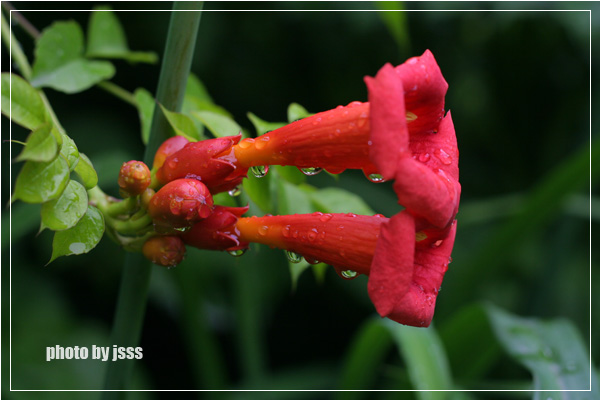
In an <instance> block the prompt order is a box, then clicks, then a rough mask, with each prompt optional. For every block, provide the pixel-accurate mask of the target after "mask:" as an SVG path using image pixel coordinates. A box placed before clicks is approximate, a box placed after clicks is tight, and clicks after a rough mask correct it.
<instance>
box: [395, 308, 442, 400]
mask: <svg viewBox="0 0 600 400" xmlns="http://www.w3.org/2000/svg"><path fill="white" fill-rule="evenodd" d="M383 324H384V325H385V326H386V327H387V328H388V329H389V330H390V332H391V334H392V338H393V339H394V341H395V342H396V345H397V346H398V350H399V351H400V355H401V356H402V358H403V359H404V362H405V364H406V368H407V369H408V375H409V377H410V381H411V383H412V385H413V387H414V388H415V389H417V390H423V391H421V392H417V393H416V396H417V398H419V399H421V400H436V399H445V398H446V394H445V393H444V392H432V391H430V390H451V389H453V385H452V379H451V375H450V368H449V366H448V360H447V358H446V354H445V353H444V348H443V347H442V343H441V341H440V339H439V337H438V335H437V332H436V331H435V329H434V328H433V327H432V326H430V327H429V328H415V327H412V326H406V325H401V324H399V323H397V322H394V321H392V320H389V319H386V320H384V321H383Z"/></svg>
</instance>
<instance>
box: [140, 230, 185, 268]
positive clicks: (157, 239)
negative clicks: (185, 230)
mask: <svg viewBox="0 0 600 400" xmlns="http://www.w3.org/2000/svg"><path fill="white" fill-rule="evenodd" d="M142 253H143V254H144V257H146V258H147V259H148V260H150V261H152V262H153V263H154V264H156V265H161V266H163V267H174V266H176V265H177V264H179V263H180V262H181V261H183V258H184V257H185V244H184V243H183V240H181V238H180V237H179V236H154V237H151V238H150V239H148V240H146V243H144V247H143V248H142Z"/></svg>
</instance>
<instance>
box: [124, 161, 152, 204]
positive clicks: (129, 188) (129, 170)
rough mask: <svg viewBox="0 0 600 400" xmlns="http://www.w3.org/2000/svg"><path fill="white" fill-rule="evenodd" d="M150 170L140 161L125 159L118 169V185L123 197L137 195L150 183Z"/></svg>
mask: <svg viewBox="0 0 600 400" xmlns="http://www.w3.org/2000/svg"><path fill="white" fill-rule="evenodd" d="M150 180H151V177H150V170H149V169H148V166H147V165H146V164H144V163H143V162H141V161H135V160H131V161H127V162H126V163H123V165H122V166H121V170H120V171H119V180H118V183H119V187H120V188H121V190H120V193H121V195H123V197H132V196H137V195H139V194H141V193H143V192H144V190H146V188H147V187H148V186H149V185H150Z"/></svg>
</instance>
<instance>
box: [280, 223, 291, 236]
mask: <svg viewBox="0 0 600 400" xmlns="http://www.w3.org/2000/svg"><path fill="white" fill-rule="evenodd" d="M281 234H282V235H283V237H286V238H287V237H290V226H289V225H286V226H284V227H283V229H282V230H281Z"/></svg>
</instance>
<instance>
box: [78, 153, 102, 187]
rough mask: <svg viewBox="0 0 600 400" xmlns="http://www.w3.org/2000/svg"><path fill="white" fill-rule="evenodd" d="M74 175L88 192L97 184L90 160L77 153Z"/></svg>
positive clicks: (96, 177)
mask: <svg viewBox="0 0 600 400" xmlns="http://www.w3.org/2000/svg"><path fill="white" fill-rule="evenodd" d="M75 173H76V174H77V176H79V178H80V179H81V182H82V183H83V186H85V188H86V189H87V190H90V189H91V188H93V187H94V186H96V185H97V184H98V174H97V173H96V170H95V169H94V165H93V164H92V162H91V161H90V159H89V158H88V157H87V156H86V155H85V154H83V153H79V162H78V163H77V166H76V167H75Z"/></svg>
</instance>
